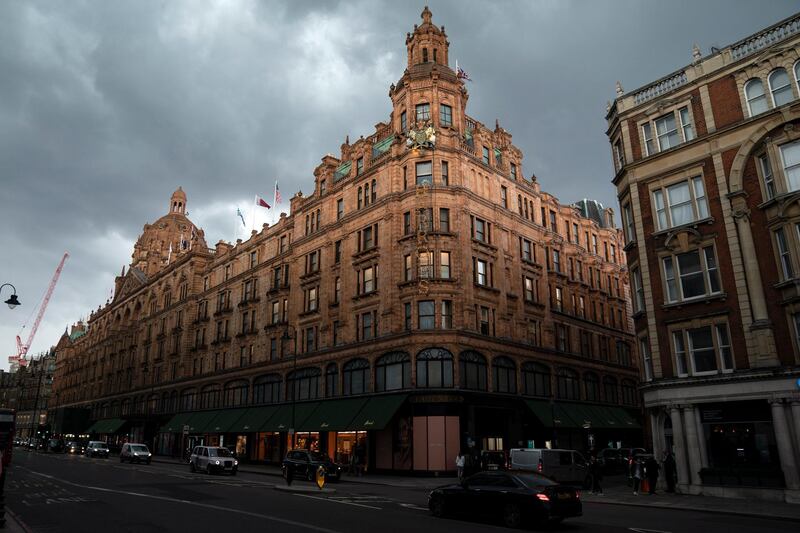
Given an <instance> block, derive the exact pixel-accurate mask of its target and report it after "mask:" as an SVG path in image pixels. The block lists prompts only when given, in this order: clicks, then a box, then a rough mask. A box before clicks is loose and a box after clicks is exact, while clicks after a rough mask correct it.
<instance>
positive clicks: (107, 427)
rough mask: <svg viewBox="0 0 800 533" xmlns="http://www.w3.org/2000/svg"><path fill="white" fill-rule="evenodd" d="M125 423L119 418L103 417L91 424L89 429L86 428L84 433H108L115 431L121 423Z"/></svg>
mask: <svg viewBox="0 0 800 533" xmlns="http://www.w3.org/2000/svg"><path fill="white" fill-rule="evenodd" d="M123 424H125V421H124V420H122V419H121V418H104V419H102V420H98V421H97V422H95V423H94V425H92V427H90V428H89V429H87V430H86V433H97V434H98V435H110V434H112V433H116V432H117V430H118V429H119V428H121V427H122V425H123Z"/></svg>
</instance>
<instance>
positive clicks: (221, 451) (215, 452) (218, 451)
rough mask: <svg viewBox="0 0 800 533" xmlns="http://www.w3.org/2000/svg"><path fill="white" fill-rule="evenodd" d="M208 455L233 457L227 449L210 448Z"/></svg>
mask: <svg viewBox="0 0 800 533" xmlns="http://www.w3.org/2000/svg"><path fill="white" fill-rule="evenodd" d="M208 455H209V456H210V457H233V456H232V455H231V451H230V450H229V449H227V448H209V449H208Z"/></svg>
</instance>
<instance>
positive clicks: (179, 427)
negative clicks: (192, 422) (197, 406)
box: [159, 413, 194, 433]
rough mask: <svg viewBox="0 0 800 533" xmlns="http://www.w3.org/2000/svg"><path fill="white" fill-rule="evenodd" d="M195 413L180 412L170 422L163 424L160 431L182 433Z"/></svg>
mask: <svg viewBox="0 0 800 533" xmlns="http://www.w3.org/2000/svg"><path fill="white" fill-rule="evenodd" d="M193 414H194V413H178V414H176V415H175V416H173V417H172V418H171V419H170V421H169V422H167V423H166V424H164V425H163V426H161V429H160V430H159V432H160V433H182V432H183V426H184V425H185V424H186V423H187V422H188V421H189V419H190V418H191V417H192V415H193Z"/></svg>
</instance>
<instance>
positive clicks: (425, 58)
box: [422, 48, 428, 63]
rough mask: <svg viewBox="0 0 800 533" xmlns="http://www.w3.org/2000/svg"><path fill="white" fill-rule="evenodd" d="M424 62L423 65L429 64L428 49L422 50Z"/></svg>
mask: <svg viewBox="0 0 800 533" xmlns="http://www.w3.org/2000/svg"><path fill="white" fill-rule="evenodd" d="M422 62H423V63H427V62H428V49H427V48H423V49H422Z"/></svg>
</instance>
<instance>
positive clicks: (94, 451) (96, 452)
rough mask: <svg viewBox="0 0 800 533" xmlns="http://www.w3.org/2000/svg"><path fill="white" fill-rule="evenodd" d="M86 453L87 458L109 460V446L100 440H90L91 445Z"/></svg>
mask: <svg viewBox="0 0 800 533" xmlns="http://www.w3.org/2000/svg"><path fill="white" fill-rule="evenodd" d="M84 453H85V454H86V457H104V458H106V459H108V454H109V451H108V445H107V444H106V443H105V442H102V441H99V440H90V441H89V445H88V446H86V451H85V452H84Z"/></svg>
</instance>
